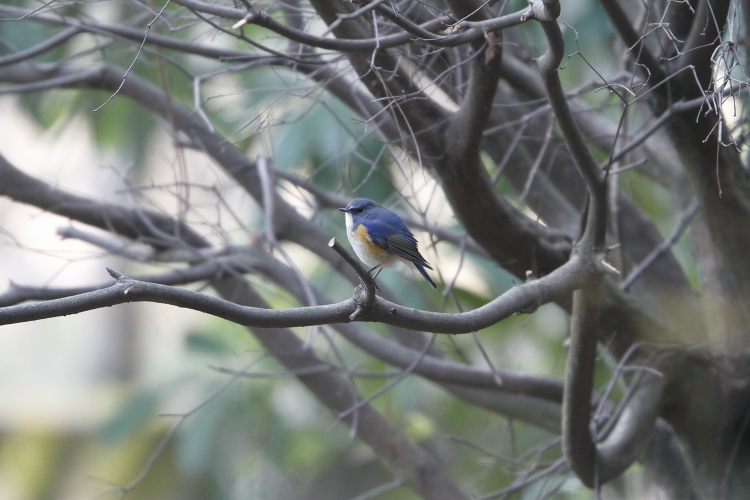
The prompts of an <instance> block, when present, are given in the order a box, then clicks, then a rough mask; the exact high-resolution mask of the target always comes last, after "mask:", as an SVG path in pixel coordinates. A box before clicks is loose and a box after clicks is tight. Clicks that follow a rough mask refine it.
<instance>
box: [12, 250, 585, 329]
mask: <svg viewBox="0 0 750 500" xmlns="http://www.w3.org/2000/svg"><path fill="white" fill-rule="evenodd" d="M110 274H112V276H113V277H115V278H117V283H116V284H114V285H112V286H111V287H109V288H105V289H101V290H96V291H92V292H87V293H83V294H81V295H76V296H72V297H64V298H60V299H55V300H49V301H46V302H41V303H35V304H21V305H16V306H10V307H5V308H3V309H0V325H7V324H13V323H22V322H27V321H35V320H38V319H44V318H52V317H57V316H67V315H70V314H77V313H81V312H84V311H90V310H93V309H99V308H102V307H110V306H113V305H116V304H124V303H128V302H156V303H161V304H170V305H174V306H178V307H185V308H189V309H193V310H196V311H200V312H204V313H207V314H211V315H214V316H217V317H219V318H223V319H226V320H229V321H232V322H234V323H237V324H241V325H245V326H253V327H263V328H272V327H277V328H291V327H296V326H314V325H323V324H331V323H346V322H348V321H350V316H351V315H352V314H353V313H354V312H355V311H356V310H357V307H358V306H359V305H358V304H356V303H355V302H354V301H353V300H351V299H350V300H346V301H344V302H339V303H336V304H328V305H320V306H308V307H299V308H293V309H283V310H279V309H255V308H249V309H248V308H244V307H242V306H239V305H237V304H233V303H227V302H225V301H222V300H220V299H216V298H214V297H210V296H207V295H204V294H201V293H198V292H193V291H191V290H186V289H181V288H173V287H169V286H166V285H160V284H157V283H147V282H143V281H137V280H134V279H131V278H127V277H125V276H123V275H121V274H119V273H117V272H115V271H110ZM587 277H588V276H587V273H586V271H585V268H584V267H583V265H582V264H581V262H580V261H579V260H578V259H575V258H573V259H571V260H570V262H569V263H568V264H566V265H564V266H562V267H560V268H559V269H557V270H555V271H554V272H553V273H551V274H549V275H547V276H545V277H543V278H540V279H537V280H533V281H530V282H527V283H525V284H523V285H519V286H517V287H515V288H512V289H510V290H509V291H507V292H506V293H504V294H502V295H500V296H499V297H498V298H496V299H495V300H493V301H492V302H489V303H488V304H486V305H484V306H482V307H480V308H478V309H474V310H473V311H469V312H463V313H455V314H451V313H437V312H429V311H420V310H416V309H412V308H408V307H403V306H401V305H398V304H394V303H393V302H389V301H387V300H385V299H383V298H381V297H375V301H374V303H373V306H372V308H369V309H367V310H364V311H362V312H361V313H360V318H361V319H362V320H364V321H376V322H380V323H385V324H388V325H394V326H399V327H402V328H407V329H411V330H421V331H425V332H431V333H449V334H459V333H470V332H476V331H479V330H481V329H483V328H487V327H488V326H491V325H494V324H495V323H497V322H498V321H501V320H503V319H505V318H507V317H509V316H511V315H513V314H516V313H518V312H520V311H527V310H533V309H536V308H537V307H539V306H541V305H542V304H546V303H549V302H551V301H553V300H555V299H558V298H559V297H561V296H565V295H567V294H569V293H570V292H571V291H572V290H574V289H576V288H578V287H580V286H581V285H582V284H583V283H584V282H585V280H586V278H587Z"/></svg>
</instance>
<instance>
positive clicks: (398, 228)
mask: <svg viewBox="0 0 750 500" xmlns="http://www.w3.org/2000/svg"><path fill="white" fill-rule="evenodd" d="M339 210H341V211H342V212H344V213H346V234H347V236H348V237H349V242H350V243H351V244H352V247H353V248H354V252H355V253H356V254H357V257H359V260H361V261H362V262H364V263H365V265H367V266H370V267H371V268H372V269H370V272H372V271H373V270H375V269H377V268H379V267H381V266H382V267H385V266H389V265H391V264H393V263H394V262H396V261H397V260H399V259H401V260H403V261H405V262H411V263H412V264H414V267H416V268H417V271H419V272H420V273H421V274H422V276H424V277H425V279H426V280H427V281H429V282H430V285H431V286H432V288H434V289H436V290H437V285H436V284H435V282H434V281H432V278H430V275H429V274H427V271H425V267H426V268H427V269H432V266H430V264H429V263H428V262H427V261H426V260H425V258H424V257H422V254H420V253H419V249H418V248H417V240H416V239H415V238H414V235H413V234H412V233H411V231H409V228H408V227H407V226H406V223H405V222H404V221H403V220H402V219H401V217H399V216H398V215H397V214H396V213H395V212H391V211H390V210H388V209H387V208H384V207H381V206H380V205H378V204H377V203H375V202H374V201H372V200H368V199H367V198H356V199H354V200H352V201H351V202H350V203H349V204H348V205H347V206H346V208H339Z"/></svg>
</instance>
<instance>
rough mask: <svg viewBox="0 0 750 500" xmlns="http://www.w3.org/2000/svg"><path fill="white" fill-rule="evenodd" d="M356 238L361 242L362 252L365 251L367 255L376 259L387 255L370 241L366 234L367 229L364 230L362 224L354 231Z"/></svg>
mask: <svg viewBox="0 0 750 500" xmlns="http://www.w3.org/2000/svg"><path fill="white" fill-rule="evenodd" d="M354 232H355V233H356V235H357V236H359V239H360V241H362V243H363V245H362V250H365V251H366V252H367V253H369V254H370V255H371V256H372V257H375V258H376V259H383V258H385V257H386V256H387V255H388V252H387V251H386V250H384V249H382V248H380V247H379V246H377V245H376V244H375V243H373V242H372V241H370V237H369V236H368V234H367V229H365V226H364V225H363V224H360V225H359V226H357V229H355V230H354Z"/></svg>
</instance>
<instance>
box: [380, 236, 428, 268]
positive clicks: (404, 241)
mask: <svg viewBox="0 0 750 500" xmlns="http://www.w3.org/2000/svg"><path fill="white" fill-rule="evenodd" d="M386 242H387V244H388V247H387V250H389V251H391V252H393V253H395V254H396V255H398V256H399V257H401V258H404V259H406V260H410V261H412V262H414V263H415V264H419V265H421V266H424V267H426V268H427V269H432V266H430V264H429V263H428V262H427V261H426V260H425V258H424V257H422V254H420V253H419V249H418V248H417V240H416V239H414V236H413V235H412V234H411V232H409V230H408V229H407V230H406V232H405V233H404V232H399V233H394V234H392V235H390V236H388V237H387V238H386Z"/></svg>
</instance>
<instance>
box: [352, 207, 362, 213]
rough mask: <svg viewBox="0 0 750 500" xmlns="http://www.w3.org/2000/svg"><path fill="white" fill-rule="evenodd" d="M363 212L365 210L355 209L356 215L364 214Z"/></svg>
mask: <svg viewBox="0 0 750 500" xmlns="http://www.w3.org/2000/svg"><path fill="white" fill-rule="evenodd" d="M362 210H363V209H361V208H355V209H354V213H356V214H361V213H362Z"/></svg>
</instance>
